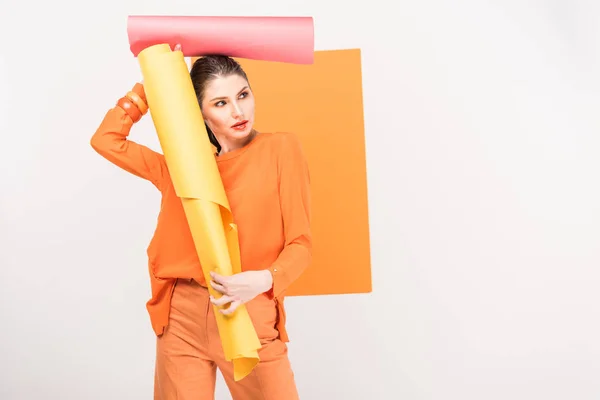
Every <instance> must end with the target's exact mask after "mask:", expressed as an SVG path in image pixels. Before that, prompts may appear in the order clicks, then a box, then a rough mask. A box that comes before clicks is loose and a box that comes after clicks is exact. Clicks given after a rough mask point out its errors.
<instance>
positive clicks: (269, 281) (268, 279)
mask: <svg viewBox="0 0 600 400" xmlns="http://www.w3.org/2000/svg"><path fill="white" fill-rule="evenodd" d="M263 274H264V279H265V281H264V288H265V290H263V293H266V292H268V291H269V290H271V289H272V288H273V274H271V271H269V270H268V269H265V270H264V271H263Z"/></svg>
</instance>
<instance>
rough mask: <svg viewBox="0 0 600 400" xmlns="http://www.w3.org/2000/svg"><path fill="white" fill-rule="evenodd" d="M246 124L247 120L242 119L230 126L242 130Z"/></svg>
mask: <svg viewBox="0 0 600 400" xmlns="http://www.w3.org/2000/svg"><path fill="white" fill-rule="evenodd" d="M247 124H248V121H247V120H246V121H242V122H238V123H237V124H235V125H233V126H232V128H233V129H236V130H238V131H243V130H244V129H246V125H247Z"/></svg>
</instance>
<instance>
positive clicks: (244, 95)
mask: <svg viewBox="0 0 600 400" xmlns="http://www.w3.org/2000/svg"><path fill="white" fill-rule="evenodd" d="M246 96H248V92H244V93H242V94H240V98H244V97H246Z"/></svg>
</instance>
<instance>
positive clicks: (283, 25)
mask: <svg viewBox="0 0 600 400" xmlns="http://www.w3.org/2000/svg"><path fill="white" fill-rule="evenodd" d="M127 35H128V37H129V46H130V49H131V52H132V53H133V55H134V56H135V57H137V56H138V54H139V53H140V52H141V51H142V50H144V49H145V48H146V47H149V46H153V45H156V44H164V43H167V44H169V45H170V46H171V48H173V47H174V46H175V45H176V44H177V43H179V44H181V47H182V51H183V55H184V56H186V57H201V56H204V55H209V54H222V55H227V56H230V57H239V58H248V59H254V60H264V61H278V62H285V63H292V64H312V63H313V55H314V24H313V19H312V17H205V16H141V15H134V16H129V17H128V20H127Z"/></svg>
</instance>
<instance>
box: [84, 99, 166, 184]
mask: <svg viewBox="0 0 600 400" xmlns="http://www.w3.org/2000/svg"><path fill="white" fill-rule="evenodd" d="M132 126H133V120H132V119H131V117H129V115H128V114H127V113H126V111H125V110H123V109H122V108H121V107H119V106H115V107H113V108H111V109H110V110H108V112H107V113H106V115H105V116H104V119H103V120H102V122H101V123H100V126H99V127H98V129H97V130H96V132H95V133H94V135H93V136H92V139H91V141H90V144H91V146H92V148H93V149H94V150H96V152H97V153H98V154H100V155H101V156H102V157H104V158H105V159H107V160H108V161H110V162H112V163H113V164H115V165H116V166H118V167H120V168H122V169H124V170H125V171H128V172H130V173H132V174H134V175H136V176H138V177H140V178H143V179H146V180H148V181H150V182H152V183H153V184H154V186H156V187H157V188H158V189H159V190H162V183H163V181H164V179H165V177H166V175H167V167H166V162H165V159H164V156H163V155H162V154H160V153H157V152H155V151H154V150H152V149H150V148H148V147H146V146H144V145H141V144H138V143H135V142H133V141H131V140H128V136H129V132H130V130H131V127H132Z"/></svg>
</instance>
